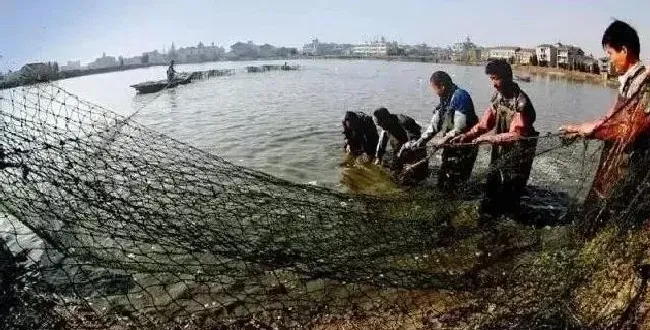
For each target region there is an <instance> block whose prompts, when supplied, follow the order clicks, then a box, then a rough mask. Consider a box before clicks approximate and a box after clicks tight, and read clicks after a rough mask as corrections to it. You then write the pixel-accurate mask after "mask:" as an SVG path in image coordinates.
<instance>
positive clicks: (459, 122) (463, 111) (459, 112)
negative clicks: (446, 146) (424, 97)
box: [444, 91, 474, 141]
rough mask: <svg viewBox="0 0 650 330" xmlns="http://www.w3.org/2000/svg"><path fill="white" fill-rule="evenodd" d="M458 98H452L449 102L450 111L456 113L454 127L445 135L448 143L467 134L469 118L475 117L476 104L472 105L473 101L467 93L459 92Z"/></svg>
mask: <svg viewBox="0 0 650 330" xmlns="http://www.w3.org/2000/svg"><path fill="white" fill-rule="evenodd" d="M457 93H458V94H456V95H457V97H452V99H451V101H450V102H449V108H450V110H453V111H454V127H453V128H452V129H451V130H450V131H449V132H447V134H445V138H444V141H448V140H449V139H451V138H454V137H456V136H458V135H460V134H462V133H463V132H466V131H467V129H468V127H467V116H468V115H470V114H471V115H474V104H472V99H471V97H470V96H469V94H468V93H466V92H458V91H457Z"/></svg>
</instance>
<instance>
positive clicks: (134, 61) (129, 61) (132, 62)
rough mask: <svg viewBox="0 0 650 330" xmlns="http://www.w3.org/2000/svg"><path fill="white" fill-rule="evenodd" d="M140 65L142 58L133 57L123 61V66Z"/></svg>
mask: <svg viewBox="0 0 650 330" xmlns="http://www.w3.org/2000/svg"><path fill="white" fill-rule="evenodd" d="M141 63H142V56H133V57H129V58H125V59H124V65H135V64H141Z"/></svg>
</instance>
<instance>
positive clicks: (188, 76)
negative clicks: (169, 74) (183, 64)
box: [131, 69, 235, 94]
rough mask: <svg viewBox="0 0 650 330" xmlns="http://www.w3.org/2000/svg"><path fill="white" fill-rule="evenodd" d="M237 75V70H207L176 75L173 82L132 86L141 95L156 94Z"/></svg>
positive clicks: (150, 82) (149, 82)
mask: <svg viewBox="0 0 650 330" xmlns="http://www.w3.org/2000/svg"><path fill="white" fill-rule="evenodd" d="M234 73H235V70H232V69H224V70H207V71H194V72H182V73H179V74H177V75H176V78H174V79H173V80H172V81H169V80H167V79H164V80H156V81H145V82H142V83H139V84H135V85H131V87H133V88H135V90H136V91H138V93H140V94H146V93H155V92H158V91H161V90H163V89H165V88H174V87H176V86H178V85H186V84H189V83H191V82H192V81H194V80H198V79H205V78H210V77H221V76H230V75H233V74H234Z"/></svg>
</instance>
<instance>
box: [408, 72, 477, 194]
mask: <svg viewBox="0 0 650 330" xmlns="http://www.w3.org/2000/svg"><path fill="white" fill-rule="evenodd" d="M429 82H430V84H431V88H432V89H433V92H434V93H435V94H436V95H438V97H439V98H440V103H439V104H438V106H437V107H436V108H435V110H434V111H433V117H432V118H431V122H430V123H429V127H428V128H427V130H426V131H425V132H424V134H422V136H421V137H420V138H419V139H418V140H415V141H412V142H408V143H406V144H405V145H404V149H405V150H414V149H418V148H425V147H426V144H427V143H428V142H429V141H430V140H431V139H433V137H434V136H436V134H438V133H440V134H441V135H442V136H443V139H442V141H440V142H439V143H438V144H439V145H443V144H446V143H447V142H448V141H449V140H451V139H452V138H454V137H456V136H458V135H460V134H463V133H466V132H467V131H468V130H469V129H470V128H472V127H473V126H474V125H476V123H477V122H478V117H477V116H476V112H475V111H474V103H473V102H472V97H471V96H470V95H469V93H468V92H467V91H465V90H464V89H462V88H459V87H458V86H456V84H454V82H453V81H452V79H451V77H450V76H449V74H447V73H446V72H444V71H436V72H434V73H433V74H432V75H431V78H430V79H429ZM477 153H478V147H477V146H466V147H455V148H450V147H445V148H443V151H442V164H441V166H440V172H439V173H438V187H440V188H442V189H446V188H452V187H457V186H458V184H460V183H463V182H466V181H467V180H468V179H469V176H470V174H471V173H472V168H473V167H474V162H475V161H476V155H477Z"/></svg>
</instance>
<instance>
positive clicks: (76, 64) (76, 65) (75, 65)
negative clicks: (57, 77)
mask: <svg viewBox="0 0 650 330" xmlns="http://www.w3.org/2000/svg"><path fill="white" fill-rule="evenodd" d="M59 70H60V71H61V72H63V71H72V70H81V61H68V64H67V65H64V66H61V68H60V69H59Z"/></svg>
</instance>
